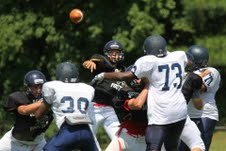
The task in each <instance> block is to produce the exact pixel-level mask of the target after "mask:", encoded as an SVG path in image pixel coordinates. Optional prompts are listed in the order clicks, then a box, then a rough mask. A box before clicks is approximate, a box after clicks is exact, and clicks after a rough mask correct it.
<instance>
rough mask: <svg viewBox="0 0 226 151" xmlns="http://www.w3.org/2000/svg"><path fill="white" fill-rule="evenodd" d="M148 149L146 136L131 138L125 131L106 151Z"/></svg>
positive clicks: (138, 150) (113, 140) (142, 150)
mask: <svg viewBox="0 0 226 151" xmlns="http://www.w3.org/2000/svg"><path fill="white" fill-rule="evenodd" d="M145 149H146V143H145V137H144V136H131V135H129V134H128V133H127V130H126V129H123V130H122V131H121V133H120V134H119V136H115V137H114V138H113V139H112V141H111V143H110V144H109V145H108V147H107V149H106V150H105V151H144V150H145Z"/></svg>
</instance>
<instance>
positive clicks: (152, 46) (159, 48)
mask: <svg viewBox="0 0 226 151" xmlns="http://www.w3.org/2000/svg"><path fill="white" fill-rule="evenodd" d="M166 46H167V43H166V40H165V39H164V38H163V37H162V36H160V35H154V36H149V37H147V38H146V39H145V40H144V46H143V47H144V54H145V55H155V56H157V57H164V56H165V55H166V54H167V50H166Z"/></svg>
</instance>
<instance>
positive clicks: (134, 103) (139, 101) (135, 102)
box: [128, 87, 148, 110]
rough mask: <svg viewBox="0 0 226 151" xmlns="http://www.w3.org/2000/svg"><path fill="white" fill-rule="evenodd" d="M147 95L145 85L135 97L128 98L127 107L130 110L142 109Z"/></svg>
mask: <svg viewBox="0 0 226 151" xmlns="http://www.w3.org/2000/svg"><path fill="white" fill-rule="evenodd" d="M147 96H148V88H147V87H145V88H144V89H143V90H142V91H141V93H140V94H139V95H138V96H137V97H136V98H135V99H131V100H129V102H128V107H129V108H130V109H132V110H140V109H142V107H143V105H144V103H145V102H146V100H147Z"/></svg>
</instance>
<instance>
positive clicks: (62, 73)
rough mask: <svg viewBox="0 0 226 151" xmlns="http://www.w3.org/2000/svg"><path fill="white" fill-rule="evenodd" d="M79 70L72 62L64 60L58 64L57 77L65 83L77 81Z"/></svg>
mask: <svg viewBox="0 0 226 151" xmlns="http://www.w3.org/2000/svg"><path fill="white" fill-rule="evenodd" d="M78 77H79V71H78V69H77V67H76V66H75V65H74V64H72V63H70V62H63V63H60V64H59V65H58V66H57V69H56V79H57V80H60V81H62V82H65V83H75V82H77V81H78Z"/></svg>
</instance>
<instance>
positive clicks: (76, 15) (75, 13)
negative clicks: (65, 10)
mask: <svg viewBox="0 0 226 151" xmlns="http://www.w3.org/2000/svg"><path fill="white" fill-rule="evenodd" d="M69 17H70V19H71V21H72V22H73V23H75V24H78V23H80V22H81V21H82V20H83V12H82V11H81V10H80V9H77V8H75V9H73V10H72V11H71V12H70V14H69Z"/></svg>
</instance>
